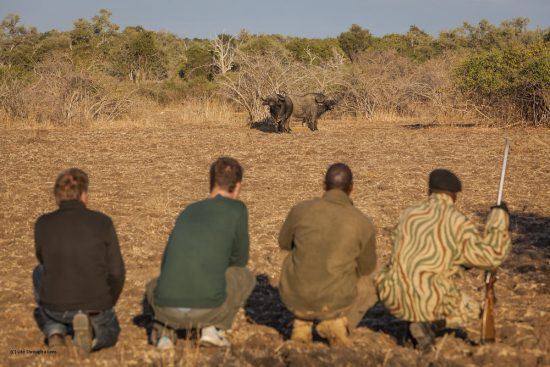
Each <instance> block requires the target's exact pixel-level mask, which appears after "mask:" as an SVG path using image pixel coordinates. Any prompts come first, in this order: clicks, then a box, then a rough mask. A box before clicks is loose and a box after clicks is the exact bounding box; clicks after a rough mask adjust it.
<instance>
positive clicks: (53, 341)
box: [48, 334, 65, 350]
mask: <svg viewBox="0 0 550 367" xmlns="http://www.w3.org/2000/svg"><path fill="white" fill-rule="evenodd" d="M64 346H65V336H64V335H61V334H52V335H50V336H49V337H48V348H49V349H52V350H58V349H59V348H63V347H64Z"/></svg>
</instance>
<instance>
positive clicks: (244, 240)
mask: <svg viewBox="0 0 550 367" xmlns="http://www.w3.org/2000/svg"><path fill="white" fill-rule="evenodd" d="M249 248H250V239H249V236H248V210H247V209H246V206H244V205H243V210H242V213H241V215H240V216H239V219H238V220H237V228H236V233H235V240H234V242H233V250H232V252H231V259H230V261H229V266H239V267H245V266H246V264H247V263H248V257H249Z"/></svg>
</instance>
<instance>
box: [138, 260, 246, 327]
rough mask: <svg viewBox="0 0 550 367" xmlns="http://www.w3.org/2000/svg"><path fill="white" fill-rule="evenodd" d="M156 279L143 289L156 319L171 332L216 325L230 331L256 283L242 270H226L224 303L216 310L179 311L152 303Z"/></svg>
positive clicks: (194, 309)
mask: <svg viewBox="0 0 550 367" xmlns="http://www.w3.org/2000/svg"><path fill="white" fill-rule="evenodd" d="M157 280H158V278H155V279H153V280H151V281H150V282H149V283H148V284H147V286H146V296H147V302H149V304H150V305H151V307H152V308H153V312H154V314H155V320H156V321H158V322H161V323H162V324H164V325H166V326H169V327H171V328H172V329H193V328H203V327H208V326H216V327H218V328H220V329H223V330H229V329H231V325H232V324H233V319H234V318H235V315H236V314H237V312H238V311H239V309H240V308H241V307H243V306H244V304H245V302H246V300H247V299H248V296H249V295H250V293H252V290H253V288H254V286H255V284H256V280H255V279H254V276H253V275H252V273H251V272H250V270H248V269H247V268H244V267H229V268H227V270H226V272H225V280H226V284H227V285H226V293H227V297H226V299H225V302H224V303H223V304H222V305H221V306H220V307H216V308H193V309H189V310H182V309H181V308H176V307H161V306H158V305H156V304H155V297H154V291H155V288H156V286H157Z"/></svg>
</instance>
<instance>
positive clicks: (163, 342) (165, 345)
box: [157, 335, 174, 350]
mask: <svg viewBox="0 0 550 367" xmlns="http://www.w3.org/2000/svg"><path fill="white" fill-rule="evenodd" d="M172 348H174V343H172V340H171V339H170V338H169V337H167V336H166V335H164V336H161V337H160V339H159V340H158V342H157V349H159V350H168V349H172Z"/></svg>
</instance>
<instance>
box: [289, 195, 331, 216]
mask: <svg viewBox="0 0 550 367" xmlns="http://www.w3.org/2000/svg"><path fill="white" fill-rule="evenodd" d="M319 205H323V201H322V200H321V198H313V199H307V200H304V201H300V202H299V203H297V204H295V205H294V206H293V207H292V209H290V210H291V211H292V212H295V213H298V212H302V211H307V210H316V209H317V207H318V206H319Z"/></svg>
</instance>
